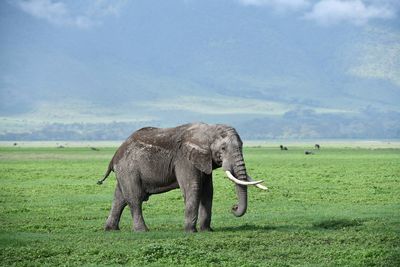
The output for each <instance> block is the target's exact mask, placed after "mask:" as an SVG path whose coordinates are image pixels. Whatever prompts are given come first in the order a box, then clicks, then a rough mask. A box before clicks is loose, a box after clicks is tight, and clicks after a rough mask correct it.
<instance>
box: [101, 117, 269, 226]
mask: <svg viewBox="0 0 400 267" xmlns="http://www.w3.org/2000/svg"><path fill="white" fill-rule="evenodd" d="M219 167H222V168H223V169H224V170H225V171H227V173H228V172H229V173H228V176H229V177H230V179H233V180H234V179H236V180H234V181H236V182H240V183H241V184H239V183H236V185H235V186H236V193H237V198H238V204H237V205H234V206H233V208H232V213H233V214H234V215H235V216H238V217H239V216H242V215H243V214H245V212H246V209H247V185H250V184H253V185H254V184H256V183H257V186H258V187H259V188H261V189H266V187H264V186H262V185H259V183H260V182H261V181H258V182H254V181H253V180H252V179H251V178H250V177H249V176H248V175H247V172H246V167H245V163H244V160H243V154H242V141H241V139H240V137H239V135H238V133H237V132H236V130H235V129H234V128H232V127H229V126H227V125H221V124H216V125H208V124H205V123H192V124H185V125H181V126H178V127H175V128H164V129H162V128H154V127H146V128H142V129H140V130H138V131H136V132H134V133H133V134H132V135H131V136H130V137H129V138H128V139H127V140H126V141H125V142H124V143H123V144H122V145H121V146H120V147H119V148H118V150H117V151H116V153H115V155H114V157H113V158H112V160H111V162H110V164H109V167H108V170H107V172H106V174H105V176H104V178H103V179H102V180H100V181H99V182H98V183H99V184H101V183H102V182H103V181H104V180H105V179H106V178H107V177H108V175H109V174H110V172H111V171H114V172H115V175H116V178H117V186H116V188H115V193H114V201H113V203H112V207H111V211H110V215H109V216H108V219H107V221H106V224H105V230H118V229H119V226H118V225H119V220H120V217H121V213H122V211H123V209H124V208H125V206H127V205H128V206H129V208H130V210H131V214H132V218H133V230H135V231H147V230H148V228H147V226H146V224H145V222H144V219H143V215H142V203H143V201H147V200H148V199H149V197H150V195H152V194H159V193H163V192H167V191H170V190H172V189H176V188H180V189H181V190H182V193H183V196H184V201H185V230H186V231H187V232H196V231H197V230H196V223H197V219H198V218H199V221H200V230H203V231H204V230H205V231H211V230H212V229H211V209H212V200H213V184H212V170H214V169H216V168H219ZM238 180H240V181H238Z"/></svg>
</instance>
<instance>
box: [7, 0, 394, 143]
mask: <svg viewBox="0 0 400 267" xmlns="http://www.w3.org/2000/svg"><path fill="white" fill-rule="evenodd" d="M290 3H291V4H290ZM337 7H340V8H337ZM398 11H399V4H397V2H396V1H390V0H387V1H378V0H376V1H361V0H354V1H341V0H329V1H306V0H304V1H292V2H290V1H266V0H265V1H262V0H258V1H245V0H242V1H235V0H222V1H196V0H193V1H184V0H176V1H130V2H128V1H92V2H91V1H89V2H82V1H65V2H63V1H51V0H35V1H10V2H7V1H5V2H1V3H0V31H1V35H0V38H1V42H0V116H1V117H0V125H1V129H0V139H3V140H4V139H120V138H123V136H126V134H129V132H131V131H132V130H134V129H135V128H137V127H141V126H144V125H149V124H151V125H157V126H173V125H176V124H179V123H185V122H189V121H206V122H211V123H214V122H220V123H227V124H232V125H234V126H236V127H237V128H238V129H239V130H240V132H241V133H242V134H243V135H246V138H250V139H251V138H307V137H310V138H314V137H318V138H324V137H325V138H335V137H338V138H351V137H353V138H399V137H400V116H399V114H400V113H399V112H400V105H399V104H398V103H400V78H399V77H400V27H399V22H398V21H399V20H398ZM321 14H322V15H321ZM117 129H118V130H117Z"/></svg>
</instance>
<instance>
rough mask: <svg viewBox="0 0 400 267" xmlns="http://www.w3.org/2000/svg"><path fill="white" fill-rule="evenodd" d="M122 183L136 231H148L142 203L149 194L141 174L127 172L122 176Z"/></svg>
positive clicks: (119, 180) (120, 180) (120, 181)
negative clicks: (145, 190)
mask: <svg viewBox="0 0 400 267" xmlns="http://www.w3.org/2000/svg"><path fill="white" fill-rule="evenodd" d="M120 178H121V179H118V182H119V183H120V186H121V190H122V193H123V195H124V199H125V201H126V202H127V204H128V205H129V208H130V210H131V215H132V220H133V230H134V231H140V232H143V231H148V230H149V229H148V228H147V226H146V224H145V222H144V219H143V214H142V203H143V200H145V199H146V197H147V194H146V193H145V192H144V191H143V189H142V185H141V180H140V175H139V173H138V172H135V173H132V174H129V175H128V174H125V177H120Z"/></svg>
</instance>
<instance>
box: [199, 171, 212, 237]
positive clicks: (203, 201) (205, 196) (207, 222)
mask: <svg viewBox="0 0 400 267" xmlns="http://www.w3.org/2000/svg"><path fill="white" fill-rule="evenodd" d="M213 193H214V189H213V184H212V175H211V174H210V175H207V176H205V177H204V179H203V185H202V189H201V194H200V207H199V219H200V231H212V228H211V210H212V201H213Z"/></svg>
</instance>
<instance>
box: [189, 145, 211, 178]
mask: <svg viewBox="0 0 400 267" xmlns="http://www.w3.org/2000/svg"><path fill="white" fill-rule="evenodd" d="M206 143H207V142H200V140H190V141H186V142H183V144H182V145H183V147H182V151H183V155H184V157H186V158H187V159H188V160H189V161H191V162H192V163H193V165H194V166H195V167H196V168H197V169H198V170H200V171H202V172H204V173H206V174H211V172H212V156H211V149H210V147H209V145H208V143H207V144H206Z"/></svg>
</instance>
